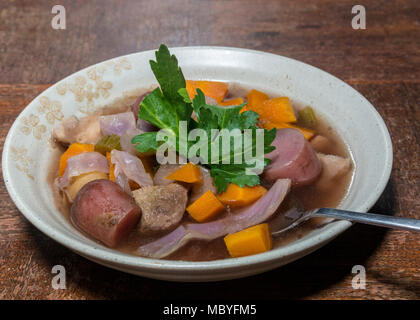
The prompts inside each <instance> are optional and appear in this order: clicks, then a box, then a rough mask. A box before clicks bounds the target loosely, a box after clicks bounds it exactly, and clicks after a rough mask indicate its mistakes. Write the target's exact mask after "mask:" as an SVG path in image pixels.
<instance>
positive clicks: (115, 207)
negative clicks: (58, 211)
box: [70, 179, 141, 248]
mask: <svg viewBox="0 0 420 320" xmlns="http://www.w3.org/2000/svg"><path fill="white" fill-rule="evenodd" d="M140 215H141V210H140V207H139V206H137V204H136V203H135V202H134V200H133V198H132V197H131V196H129V195H128V194H127V193H125V192H124V191H123V189H122V188H121V187H120V186H119V185H118V184H116V183H115V182H112V181H110V180H104V179H99V180H94V181H91V182H89V183H87V184H86V185H85V186H84V187H83V188H82V189H81V190H80V191H79V193H78V194H77V196H76V198H75V200H74V202H73V205H72V206H71V210H70V217H71V220H72V221H73V223H74V224H75V225H76V226H78V227H79V228H80V229H81V230H83V231H84V232H86V233H87V234H88V235H90V236H91V237H93V238H95V239H97V240H99V241H101V242H103V243H104V244H106V245H107V246H109V247H111V248H113V247H115V246H116V245H117V244H118V243H119V241H120V240H121V239H122V238H124V237H125V236H127V235H128V233H130V232H131V231H132V230H133V229H134V228H135V226H136V225H137V223H138V222H139V219H140Z"/></svg>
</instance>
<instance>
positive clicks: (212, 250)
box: [48, 84, 353, 261]
mask: <svg viewBox="0 0 420 320" xmlns="http://www.w3.org/2000/svg"><path fill="white" fill-rule="evenodd" d="M148 90H150V89H148ZM148 90H145V89H142V90H141V89H139V90H136V91H133V93H132V94H131V97H132V99H131V100H130V101H132V102H134V100H135V97H136V95H137V96H140V95H141V94H142V93H144V92H146V91H148ZM248 91H249V88H246V87H244V86H241V85H239V84H230V86H229V94H228V96H227V98H232V97H238V96H241V97H245V95H246V92H248ZM274 96H275V95H271V97H274ZM132 102H131V103H132ZM126 103H127V102H126ZM293 105H294V107H296V108H297V109H299V108H301V107H302V106H298V105H296V104H293ZM122 108H123V106H122V102H121V101H118V102H117V103H116V104H115V105H109V106H106V107H104V108H103V109H102V110H101V111H99V112H101V113H102V114H110V113H115V112H121V111H117V110H121V109H122ZM110 110H112V111H110ZM317 118H318V124H317V125H316V127H314V128H312V129H315V130H316V131H317V133H318V134H321V135H323V136H325V137H326V138H328V139H329V141H330V147H329V148H328V150H327V151H328V152H327V153H328V154H334V155H338V156H342V157H348V158H350V159H351V157H350V153H349V150H348V149H347V147H346V145H345V144H344V142H343V141H342V140H341V138H340V137H339V136H338V134H337V133H336V132H335V131H334V130H333V129H332V127H331V126H330V125H329V124H328V123H327V122H326V121H325V120H323V119H322V116H320V115H318V114H317ZM56 150H57V152H56V153H55V154H54V157H52V159H51V172H50V173H49V174H48V181H49V185H50V187H51V190H52V192H53V195H54V199H55V204H56V206H57V209H58V210H59V211H60V212H62V213H63V215H65V216H66V218H67V219H68V220H69V223H71V224H72V222H71V219H70V203H69V202H68V201H67V199H66V197H65V196H64V194H63V193H62V192H61V191H59V190H58V189H57V187H56V186H55V185H54V180H55V178H56V177H57V172H58V162H59V157H60V155H61V153H62V152H63V151H64V150H63V149H62V148H61V149H60V148H57V149H56ZM352 175H353V169H351V170H350V171H349V172H348V173H347V174H346V175H344V176H343V177H341V178H339V179H338V180H337V181H336V182H335V184H334V187H333V188H331V189H330V190H324V191H322V190H319V189H317V188H316V186H315V185H310V186H305V187H300V188H294V189H292V191H291V192H290V194H289V195H288V196H287V198H286V199H285V201H284V202H283V203H282V205H281V206H280V208H279V209H278V211H277V213H276V215H277V214H282V213H284V212H285V211H287V210H288V209H289V208H290V207H291V206H292V204H293V203H294V201H296V199H297V201H298V202H299V203H300V204H301V205H302V206H303V207H304V208H305V209H312V208H319V207H337V206H339V204H340V202H341V201H342V200H343V199H344V197H345V196H346V193H347V191H348V188H349V186H350V183H351V178H352ZM182 222H183V223H184V222H192V220H191V218H190V217H189V216H188V215H187V214H186V215H185V216H184V219H183V221H182ZM324 222H325V220H324V219H320V218H313V219H311V220H309V221H307V222H306V223H304V224H302V225H300V226H299V227H297V228H294V229H293V230H290V231H288V232H286V233H285V234H283V235H282V236H280V237H277V238H275V239H273V247H274V248H276V247H281V246H284V245H286V244H288V243H291V242H293V241H296V240H298V239H300V238H303V237H304V236H305V235H307V234H308V233H310V232H311V231H313V230H314V229H316V228H319V227H320V226H321V225H322V224H323V223H324ZM72 225H73V224H72ZM74 227H75V228H76V229H77V230H79V229H78V228H77V227H76V226H74ZM138 229H139V228H136V230H134V231H133V232H131V233H130V234H129V235H128V237H127V238H126V239H124V240H123V241H122V242H121V243H120V244H119V246H118V247H117V248H116V250H119V251H121V252H125V253H128V254H133V255H135V250H136V249H137V248H138V247H139V246H140V245H144V244H146V243H149V242H151V241H154V240H156V239H157V238H159V237H161V236H162V235H157V236H149V237H145V236H144V235H140V234H139V232H138ZM79 231H80V230H79ZM226 258H229V254H228V252H227V250H226V246H225V244H224V241H223V238H219V239H216V240H213V241H202V240H194V241H190V242H189V243H188V244H186V245H185V246H184V247H182V248H181V249H179V250H178V251H176V252H175V253H173V254H171V255H170V256H168V257H166V258H165V259H167V260H185V261H210V260H217V259H226Z"/></svg>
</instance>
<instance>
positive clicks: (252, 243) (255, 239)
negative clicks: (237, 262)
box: [224, 223, 273, 258]
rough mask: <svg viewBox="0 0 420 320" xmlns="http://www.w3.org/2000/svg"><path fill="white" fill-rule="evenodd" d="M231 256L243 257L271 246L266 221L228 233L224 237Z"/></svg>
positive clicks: (271, 242) (263, 250)
mask: <svg viewBox="0 0 420 320" xmlns="http://www.w3.org/2000/svg"><path fill="white" fill-rule="evenodd" d="M224 241H225V244H226V248H227V250H228V251H229V254H230V255H231V257H234V258H235V257H243V256H249V255H252V254H257V253H262V252H266V251H268V250H271V248H272V247H273V241H272V238H271V233H270V228H269V226H268V224H267V223H262V224H258V225H256V226H253V227H250V228H247V229H244V230H242V231H239V232H236V233H232V234H228V235H227V236H226V237H224Z"/></svg>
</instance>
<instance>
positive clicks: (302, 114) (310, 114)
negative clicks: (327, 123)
mask: <svg viewBox="0 0 420 320" xmlns="http://www.w3.org/2000/svg"><path fill="white" fill-rule="evenodd" d="M299 123H301V124H302V125H303V126H306V127H315V126H316V123H317V119H316V116H315V112H314V110H313V109H312V108H311V107H306V108H304V109H302V110H300V111H299Z"/></svg>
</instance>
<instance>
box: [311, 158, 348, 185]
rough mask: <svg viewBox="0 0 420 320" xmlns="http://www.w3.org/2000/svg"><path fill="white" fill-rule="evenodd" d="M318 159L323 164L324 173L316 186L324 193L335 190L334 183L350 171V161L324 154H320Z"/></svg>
mask: <svg viewBox="0 0 420 320" xmlns="http://www.w3.org/2000/svg"><path fill="white" fill-rule="evenodd" d="M318 157H319V160H320V161H321V163H322V172H321V175H320V176H319V179H318V180H317V181H316V185H315V186H316V187H317V188H318V189H320V190H323V191H326V190H329V189H330V188H335V187H336V184H335V183H334V182H335V181H336V180H337V179H339V178H340V177H343V176H344V175H345V174H346V173H347V172H349V171H350V169H351V161H350V159H348V158H343V157H340V156H336V155H332V154H322V153H318Z"/></svg>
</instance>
